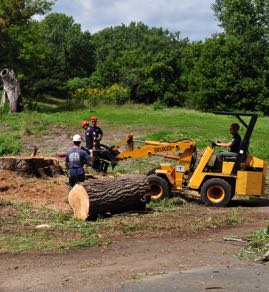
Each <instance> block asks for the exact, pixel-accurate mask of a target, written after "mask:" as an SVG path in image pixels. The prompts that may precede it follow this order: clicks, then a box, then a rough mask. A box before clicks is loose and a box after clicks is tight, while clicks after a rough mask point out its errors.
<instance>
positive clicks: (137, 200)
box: [68, 175, 150, 220]
mask: <svg viewBox="0 0 269 292" xmlns="http://www.w3.org/2000/svg"><path fill="white" fill-rule="evenodd" d="M68 201H69V204H70V206H71V208H72V209H73V212H74V217H75V218H78V219H81V220H86V219H95V218H96V217H97V216H98V215H105V214H107V213H110V214H117V213H122V212H126V211H139V210H144V209H145V207H146V203H147V202H149V201H150V196H149V184H148V182H147V179H146V177H145V176H138V175H133V176H124V177H120V178H104V179H98V180H92V181H86V182H84V183H80V184H76V185H75V186H74V187H73V188H72V190H71V191H70V192H69V195H68Z"/></svg>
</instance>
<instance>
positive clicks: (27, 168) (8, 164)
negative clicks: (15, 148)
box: [0, 156, 63, 177]
mask: <svg viewBox="0 0 269 292" xmlns="http://www.w3.org/2000/svg"><path fill="white" fill-rule="evenodd" d="M0 169H6V170H12V171H16V172H18V173H21V174H25V175H30V176H37V177H47V176H54V175H56V174H63V170H62V168H61V167H60V165H59V160H58V159H56V158H53V157H42V156H36V157H30V156H7V157H0Z"/></svg>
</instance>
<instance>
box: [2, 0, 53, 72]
mask: <svg viewBox="0 0 269 292" xmlns="http://www.w3.org/2000/svg"><path fill="white" fill-rule="evenodd" d="M53 3H54V1H49V0H16V1H14V0H1V2H0V51H1V54H0V66H1V67H2V66H4V65H5V66H8V67H11V68H13V69H15V70H17V71H20V70H22V67H23V64H22V63H23V57H24V56H25V57H26V58H27V59H28V60H29V58H30V56H29V55H27V54H26V55H27V56H26V55H25V49H26V48H25V46H24V47H23V52H21V48H22V46H23V44H24V42H27V39H29V38H31V37H30V36H29V35H28V31H29V32H30V33H31V29H30V27H31V22H32V16H34V15H36V14H41V15H42V14H45V13H47V12H48V11H49V10H50V9H51V6H52V5H53ZM24 38H25V39H24Z"/></svg>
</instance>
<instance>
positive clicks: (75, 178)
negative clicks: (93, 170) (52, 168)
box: [68, 173, 85, 190]
mask: <svg viewBox="0 0 269 292" xmlns="http://www.w3.org/2000/svg"><path fill="white" fill-rule="evenodd" d="M68 177H69V182H68V185H69V190H71V189H72V188H73V186H74V185H75V184H76V183H78V182H84V181H85V173H81V174H76V175H69V176H68Z"/></svg>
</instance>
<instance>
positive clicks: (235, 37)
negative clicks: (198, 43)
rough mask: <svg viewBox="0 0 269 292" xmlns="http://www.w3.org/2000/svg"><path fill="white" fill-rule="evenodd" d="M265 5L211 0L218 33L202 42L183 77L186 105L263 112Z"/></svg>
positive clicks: (265, 105)
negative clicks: (187, 79)
mask: <svg viewBox="0 0 269 292" xmlns="http://www.w3.org/2000/svg"><path fill="white" fill-rule="evenodd" d="M268 5H269V1H262V0H240V1H239V0H229V1H228V0H216V1H215V3H214V4H213V6H212V7H213V9H214V11H215V13H216V16H217V17H218V19H219V20H220V25H221V26H222V27H223V29H224V32H223V33H221V34H218V35H215V36H214V37H212V38H210V39H207V40H206V41H204V43H203V44H202V47H201V54H200V56H199V58H198V59H197V60H196V62H195V63H194V66H193V68H192V70H191V73H189V74H187V76H188V77H189V86H188V99H187V101H188V104H189V105H190V106H194V107H196V108H199V109H203V110H211V109H226V110H236V109H240V110H251V111H253V110H259V111H263V112H265V113H268V111H269V107H268V104H269V99H268V93H269V92H268V85H269V84H268V80H269V79H268V38H267V32H268V21H267V17H268V16H267V15H268V13H267V12H268Z"/></svg>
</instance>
